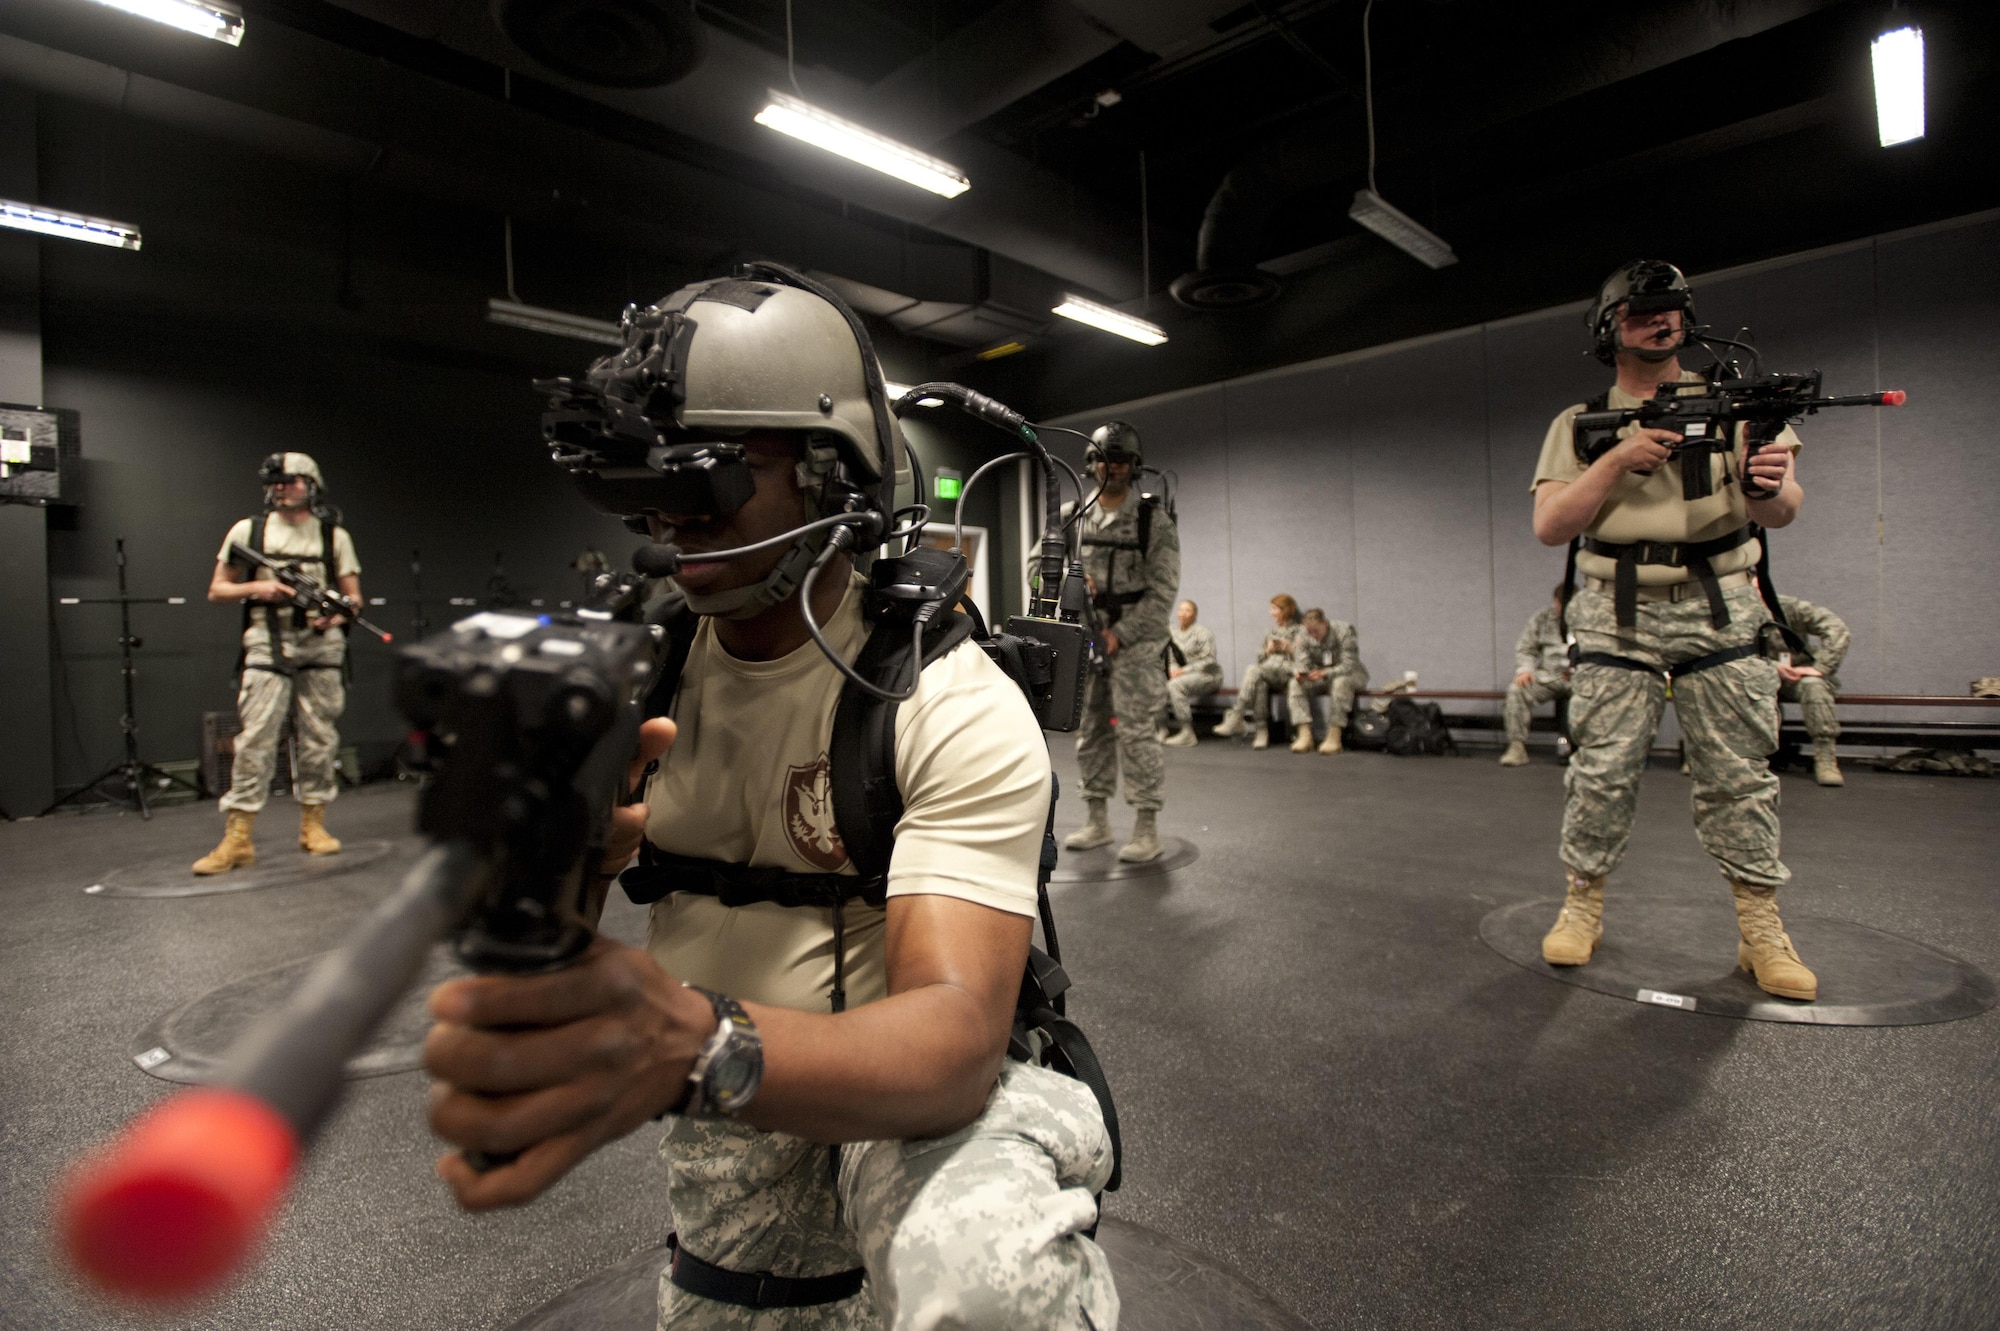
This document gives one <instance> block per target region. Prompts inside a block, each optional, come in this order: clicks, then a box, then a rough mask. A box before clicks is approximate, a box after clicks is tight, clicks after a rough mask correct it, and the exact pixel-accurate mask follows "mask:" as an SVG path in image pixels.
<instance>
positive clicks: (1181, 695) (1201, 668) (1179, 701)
mask: <svg viewBox="0 0 2000 1331" xmlns="http://www.w3.org/2000/svg"><path fill="white" fill-rule="evenodd" d="M1221 687H1222V667H1221V666H1218V665H1198V666H1189V667H1188V668H1187V669H1186V670H1183V671H1182V672H1181V673H1180V674H1178V675H1175V676H1174V677H1173V678H1172V679H1170V680H1168V681H1167V710H1168V711H1170V712H1172V713H1173V717H1174V729H1176V730H1186V729H1187V728H1188V727H1189V726H1191V725H1193V724H1194V705H1195V703H1197V702H1199V701H1200V700H1201V699H1203V698H1206V697H1207V696H1208V695H1209V694H1211V693H1213V692H1215V691H1216V690H1217V689H1219V688H1221Z"/></svg>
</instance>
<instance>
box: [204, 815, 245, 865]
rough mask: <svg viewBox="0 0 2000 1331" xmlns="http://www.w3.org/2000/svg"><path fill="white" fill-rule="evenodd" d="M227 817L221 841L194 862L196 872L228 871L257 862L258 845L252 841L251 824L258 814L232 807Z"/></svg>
mask: <svg viewBox="0 0 2000 1331" xmlns="http://www.w3.org/2000/svg"><path fill="white" fill-rule="evenodd" d="M227 818H228V823H227V825H226V826H225V827H224V829H223V832H222V840H221V842H219V843H218V844H217V845H216V847H215V849H214V850H211V851H210V852H208V854H206V855H204V856H202V857H201V858H200V859H198V860H196V861H195V862H194V871H195V872H196V873H200V874H210V873H227V872H228V871H229V870H231V869H243V868H248V867H249V866H250V865H252V864H255V863H256V862H257V847H256V846H254V845H252V844H251V843H250V825H251V824H252V823H254V822H256V821H257V815H256V814H254V813H246V812H244V811H243V810H242V809H230V810H229V811H228V813H227Z"/></svg>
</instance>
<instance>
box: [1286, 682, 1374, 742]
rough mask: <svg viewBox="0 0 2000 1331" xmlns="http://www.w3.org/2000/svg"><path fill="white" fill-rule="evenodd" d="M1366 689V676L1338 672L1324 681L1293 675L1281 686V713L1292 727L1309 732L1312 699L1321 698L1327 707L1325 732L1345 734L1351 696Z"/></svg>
mask: <svg viewBox="0 0 2000 1331" xmlns="http://www.w3.org/2000/svg"><path fill="white" fill-rule="evenodd" d="M1367 687H1368V676H1367V675H1366V674H1355V673H1353V672H1351V671H1346V670H1343V671H1340V672H1338V673H1336V674H1332V675H1328V676H1327V677H1326V678H1325V679H1312V680H1305V679H1300V678H1298V676H1297V675H1293V676H1292V678H1291V679H1290V680H1289V681H1288V682H1287V683H1286V685H1285V711H1286V713H1287V714H1288V715H1289V716H1290V717H1291V721H1292V725H1293V726H1295V727H1296V726H1304V727H1305V728H1306V729H1307V730H1308V731H1310V730H1311V729H1312V723H1313V709H1312V700H1313V699H1314V698H1319V697H1325V698H1327V699H1329V700H1330V701H1329V702H1328V703H1327V715H1326V724H1327V729H1329V730H1335V731H1338V730H1345V729H1346V728H1347V718H1348V717H1349V716H1350V715H1351V714H1352V713H1353V711H1354V696H1355V695H1356V694H1358V693H1360V692H1361V691H1362V690H1363V689H1365V688H1367Z"/></svg>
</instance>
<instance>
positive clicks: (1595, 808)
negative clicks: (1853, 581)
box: [1562, 586, 1791, 887]
mask: <svg viewBox="0 0 2000 1331" xmlns="http://www.w3.org/2000/svg"><path fill="white" fill-rule="evenodd" d="M1724 594H1725V595H1726V596H1727V598H1728V603H1729V614H1730V622H1729V624H1728V625H1727V626H1726V627H1724V628H1720V629H1717V628H1712V627H1710V625H1709V614H1708V601H1707V599H1706V598H1705V597H1701V596H1695V597H1693V598H1691V599H1689V600H1685V601H1680V602H1669V601H1642V602H1640V604H1639V607H1638V623H1637V625H1636V626H1635V627H1633V628H1630V629H1625V630H1622V631H1621V630H1620V629H1619V628H1618V626H1617V620H1616V616H1615V613H1614V611H1613V608H1612V601H1611V598H1610V597H1609V596H1606V595H1604V594H1603V593H1602V592H1597V591H1592V590H1590V589H1588V588H1586V589H1584V590H1581V591H1578V592H1577V593H1576V596H1575V598H1574V599H1573V600H1572V601H1571V602H1570V610H1569V624H1570V628H1571V629H1572V630H1574V631H1575V633H1576V637H1577V642H1578V644H1579V645H1580V646H1581V648H1582V650H1584V651H1585V652H1605V653H1609V654H1611V655H1614V656H1623V657H1629V658H1631V659H1633V660H1637V661H1642V662H1645V663H1647V664H1648V665H1652V666H1656V667H1665V666H1669V665H1675V664H1679V663H1682V662H1686V661H1692V660H1694V659H1696V658H1697V657H1702V656H1707V655H1709V654H1710V653H1712V652H1717V651H1721V650H1723V649H1725V648H1730V647H1736V646H1739V645H1743V644H1747V643H1750V642H1754V641H1755V640H1756V633H1757V626H1758V625H1759V624H1761V623H1763V622H1764V621H1765V620H1766V619H1767V618H1768V616H1767V615H1766V613H1765V611H1764V603H1763V602H1762V601H1761V600H1759V599H1758V596H1757V592H1756V590H1755V589H1754V588H1751V587H1747V586H1745V587H1735V588H1730V589H1729V590H1728V591H1726V592H1725V593H1724ZM1570 687H1571V689H1572V694H1571V697H1570V705H1569V728H1570V740H1571V742H1572V743H1573V744H1574V745H1575V746H1576V751H1575V753H1574V754H1573V755H1572V756H1571V758H1570V764H1569V772H1568V775H1567V777H1566V779H1565V782H1564V785H1565V788H1566V789H1567V791H1568V801H1567V803H1566V805H1565V807H1564V809H1563V830H1562V861H1563V863H1564V864H1566V865H1568V866H1569V867H1570V868H1572V869H1574V870H1576V872H1578V873H1580V874H1587V875H1591V876H1593V877H1594V876H1597V875H1600V874H1608V873H1610V872H1611V871H1612V870H1613V869H1616V868H1617V867H1618V862H1619V860H1621V859H1622V858H1623V857H1624V855H1625V845H1626V842H1627V840H1628V839H1629V838H1630V836H1631V833H1632V818H1633V815H1634V814H1635V813H1636V812H1637V810H1638V807H1639V776H1640V773H1641V772H1643V771H1644V770H1645V766H1646V753H1647V751H1648V750H1649V749H1651V748H1652V744H1653V736H1654V734H1655V733H1656V732H1657V731H1658V730H1659V727H1660V716H1661V713H1662V712H1663V710H1664V709H1665V706H1666V696H1667V681H1666V677H1665V675H1664V674H1654V673H1652V672H1651V671H1646V670H1627V669H1621V668H1619V667H1616V666H1605V665H1595V664H1591V663H1584V664H1582V665H1579V666H1578V667H1577V668H1576V670H1575V672H1574V674H1573V676H1572V678H1571V681H1570ZM1673 690H1674V715H1675V716H1676V717H1677V718H1678V719H1679V721H1680V726H1681V735H1682V737H1683V739H1684V740H1685V742H1686V746H1687V760H1688V765H1689V768H1690V769H1691V772H1692V775H1693V783H1692V784H1693V793H1692V801H1693V805H1694V827H1695V833H1696V835H1697V836H1699V837H1700V838H1701V844H1702V849H1704V850H1706V851H1707V852H1708V853H1709V854H1710V855H1711V856H1712V857H1714V859H1715V861H1716V863H1717V864H1719V865H1720V866H1721V868H1722V871H1723V873H1724V874H1725V875H1726V876H1728V877H1730V878H1733V879H1736V880H1738V881H1741V882H1745V883H1750V884H1754V885H1756V886H1759V887H1777V886H1779V885H1781V884H1783V883H1785V882H1788V881H1790V879H1791V871H1790V870H1788V869H1786V868H1785V866H1784V864H1783V863H1781V862H1780V861H1779V859H1778V778H1777V776H1776V775H1774V774H1773V773H1772V771H1771V767H1770V763H1769V761H1768V759H1769V757H1770V755H1771V754H1772V752H1773V751H1775V750H1776V749H1777V747H1778V670H1777V667H1776V666H1774V665H1772V664H1771V662H1769V661H1767V660H1765V659H1764V658H1763V657H1761V656H1751V657H1746V658H1744V659H1742V660H1737V661H1731V662H1729V663H1728V664H1726V665H1720V666H1716V667H1714V668H1712V669H1709V670H1703V671H1699V672H1697V673H1695V674H1691V675H1682V676H1681V677H1680V678H1679V679H1676V680H1675V681H1674V686H1673Z"/></svg>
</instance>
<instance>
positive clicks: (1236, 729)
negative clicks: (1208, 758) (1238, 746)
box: [1215, 708, 1243, 739]
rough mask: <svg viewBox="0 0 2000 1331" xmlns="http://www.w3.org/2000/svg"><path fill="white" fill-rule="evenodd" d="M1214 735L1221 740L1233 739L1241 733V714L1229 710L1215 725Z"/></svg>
mask: <svg viewBox="0 0 2000 1331" xmlns="http://www.w3.org/2000/svg"><path fill="white" fill-rule="evenodd" d="M1215 733H1216V734H1217V735H1219V736H1221V737H1222V738H1223V739H1235V738H1236V737H1237V736H1238V735H1240V734H1242V733H1243V713H1241V712H1239V711H1237V710H1235V709H1234V708H1231V709H1230V711H1229V714H1228V715H1227V716H1224V717H1223V718H1222V720H1221V721H1219V722H1217V723H1216V727H1215Z"/></svg>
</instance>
